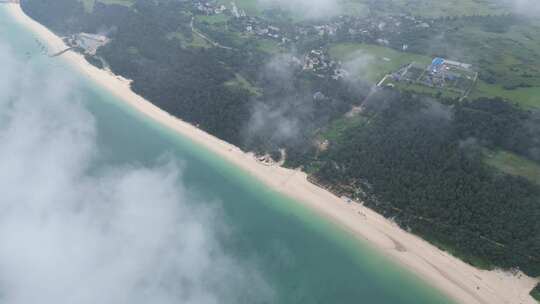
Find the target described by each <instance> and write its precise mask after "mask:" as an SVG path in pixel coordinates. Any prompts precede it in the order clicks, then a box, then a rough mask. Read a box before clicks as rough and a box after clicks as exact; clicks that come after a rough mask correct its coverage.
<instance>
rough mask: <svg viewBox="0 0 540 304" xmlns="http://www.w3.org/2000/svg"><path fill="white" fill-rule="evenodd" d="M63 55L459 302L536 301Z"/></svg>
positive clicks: (499, 274) (42, 34) (39, 30)
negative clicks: (185, 120)
mask: <svg viewBox="0 0 540 304" xmlns="http://www.w3.org/2000/svg"><path fill="white" fill-rule="evenodd" d="M4 5H5V6H6V7H7V10H8V13H9V14H11V16H13V18H14V19H15V20H16V21H17V22H19V23H20V24H22V25H23V26H24V27H26V28H27V29H29V30H30V31H31V32H33V33H34V34H35V35H36V36H37V37H39V39H41V40H44V41H45V42H46V43H47V44H48V46H49V48H50V49H51V52H53V53H55V52H58V51H62V50H64V49H66V48H67V46H66V45H65V44H64V42H63V41H62V39H60V38H59V37H57V36H56V35H55V34H54V33H52V32H51V31H49V30H48V29H47V28H46V27H44V26H43V25H41V24H39V23H38V22H36V21H34V20H33V19H31V18H30V17H28V16H27V15H26V14H25V13H24V12H23V11H22V9H21V8H20V6H19V5H18V4H4ZM62 57H63V59H65V60H67V61H68V63H69V64H71V65H72V66H74V67H75V68H76V69H78V70H79V71H80V72H82V73H83V74H84V75H85V76H87V77H88V78H90V79H91V80H92V81H93V82H95V83H97V84H99V85H100V86H102V87H104V88H105V89H107V90H108V91H109V92H110V93H112V94H113V95H114V96H116V97H118V98H119V99H120V100H121V101H122V102H124V103H125V104H127V105H129V106H130V107H132V108H133V109H134V110H136V111H137V112H140V113H141V114H142V115H144V116H146V117H148V118H150V119H153V120H155V121H156V122H157V123H160V124H161V125H163V126H166V127H167V128H169V129H171V130H173V131H175V132H178V133H179V134H180V135H181V136H184V137H186V138H188V139H190V140H191V141H193V142H194V143H196V144H198V145H200V146H202V147H204V148H206V149H208V150H210V151H212V152H213V153H215V154H218V155H219V156H221V157H222V158H223V159H225V160H227V161H228V162H230V163H232V164H233V165H235V166H237V167H239V168H240V169H242V170H243V171H245V172H246V173H248V174H250V175H251V176H253V177H255V178H257V179H258V180H259V181H261V182H262V183H263V184H265V185H266V186H268V187H271V188H272V189H274V190H275V191H277V192H279V193H281V194H283V195H285V196H287V197H290V198H292V199H294V200H295V201H298V202H299V203H301V204H303V205H304V206H306V207H307V208H310V209H312V210H314V211H316V212H317V213H319V214H320V215H321V216H324V217H325V218H327V219H329V220H331V221H332V222H333V223H335V224H337V225H339V226H340V227H342V228H344V229H345V230H347V231H349V232H350V233H352V234H353V235H354V236H355V237H356V238H358V239H360V240H363V241H365V243H367V244H368V245H369V246H371V247H372V248H374V250H376V251H377V252H380V253H382V254H384V255H385V256H387V257H388V258H390V259H391V260H392V261H394V262H396V264H398V265H399V266H402V267H403V268H405V269H407V270H409V271H410V272H412V273H414V274H416V275H417V276H418V277H419V278H420V279H421V280H423V281H424V282H425V283H426V284H428V285H430V286H432V287H434V288H436V289H438V290H439V291H441V292H442V293H443V294H445V295H447V296H449V297H450V298H451V299H454V300H455V301H457V302H458V303H467V304H468V303H471V304H477V303H478V304H499V303H500V304H537V302H536V301H535V300H534V299H533V298H532V297H531V296H530V295H529V292H530V290H532V288H534V286H535V285H536V283H537V280H536V279H533V278H530V277H527V276H526V275H524V274H522V273H518V274H511V273H509V272H504V271H501V270H492V271H486V270H479V269H476V268H474V267H473V266H470V265H468V264H466V263H465V262H463V261H461V260H459V259H458V258H456V257H454V256H452V255H450V254H449V253H447V252H444V251H442V250H440V249H438V248H437V247H435V246H434V245H431V244H429V243H428V242H427V241H425V240H423V239H421V238H420V237H418V236H416V235H413V234H411V233H408V232H406V231H404V230H402V229H401V228H399V227H398V226H397V225H395V224H393V223H392V222H391V221H389V220H387V219H385V218H384V217H383V216H381V215H379V214H378V213H376V212H374V211H373V210H371V209H369V208H366V207H363V206H361V205H360V204H355V203H353V204H347V203H346V202H344V200H343V199H340V198H338V197H337V196H335V195H333V194H332V193H330V192H328V191H327V190H325V189H323V188H319V187H318V186H316V185H314V184H312V183H311V182H309V181H308V180H307V175H306V174H305V173H303V172H300V171H296V170H291V169H286V168H282V167H279V166H266V165H264V164H262V163H260V162H258V161H257V159H256V158H255V156H253V155H252V154H249V153H244V152H243V151H242V150H240V149H239V148H238V147H235V146H233V145H232V144H229V143H227V142H225V141H223V140H220V139H218V138H216V137H214V136H212V135H210V134H208V133H206V132H204V131H202V130H200V129H198V128H196V127H195V126H193V125H191V124H189V123H187V122H184V121H182V120H180V119H178V118H176V117H174V116H172V115H170V114H169V113H167V112H165V111H163V110H161V109H160V108H158V107H157V106H155V105H154V104H152V103H150V102H149V101H147V100H145V99H144V98H143V97H141V96H139V95H137V94H135V93H134V92H133V91H131V88H130V81H129V80H127V79H124V78H122V77H120V76H116V75H113V74H112V73H110V72H108V71H105V70H101V69H98V68H97V67H95V66H93V65H91V64H90V63H88V62H87V61H86V59H85V58H84V56H82V55H81V54H78V53H75V52H73V51H68V52H66V53H65V54H63V55H62Z"/></svg>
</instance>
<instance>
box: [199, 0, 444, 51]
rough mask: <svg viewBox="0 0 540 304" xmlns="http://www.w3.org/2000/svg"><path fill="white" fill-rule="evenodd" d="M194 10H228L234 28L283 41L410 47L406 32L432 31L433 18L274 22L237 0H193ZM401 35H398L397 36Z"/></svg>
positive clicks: (388, 17) (368, 18) (355, 18)
mask: <svg viewBox="0 0 540 304" xmlns="http://www.w3.org/2000/svg"><path fill="white" fill-rule="evenodd" d="M192 1H193V5H194V8H195V13H197V14H202V15H217V14H227V15H230V16H232V17H235V19H234V20H231V22H232V23H233V28H236V30H238V31H240V32H243V33H245V34H251V35H255V36H257V37H261V38H265V39H271V40H274V41H277V42H278V43H281V44H287V43H290V42H295V41H299V40H301V39H303V38H306V37H312V36H320V37H328V38H330V39H335V40H339V41H358V42H365V43H373V44H379V45H383V46H390V47H392V48H397V49H401V50H403V51H407V50H408V49H409V47H410V46H409V44H408V43H407V42H406V41H405V42H401V41H397V40H401V39H400V38H399V37H402V36H403V35H402V34H403V33H406V32H409V33H411V32H414V33H416V32H421V31H429V30H430V28H431V27H432V26H433V22H435V21H434V20H431V19H425V18H422V17H416V16H409V15H405V14H400V15H384V16H374V15H370V16H348V15H341V16H337V17H334V18H332V19H331V20H330V21H326V22H323V23H312V22H309V23H294V24H293V23H291V24H286V25H284V24H275V23H272V22H270V21H268V20H266V19H265V18H261V17H258V16H247V14H246V12H245V11H244V10H242V9H239V8H238V7H237V5H236V3H235V1H234V0H231V3H230V5H227V6H226V5H223V4H221V3H218V2H217V1H216V0H192ZM396 37H398V38H396Z"/></svg>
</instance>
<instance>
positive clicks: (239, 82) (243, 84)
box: [225, 74, 262, 96]
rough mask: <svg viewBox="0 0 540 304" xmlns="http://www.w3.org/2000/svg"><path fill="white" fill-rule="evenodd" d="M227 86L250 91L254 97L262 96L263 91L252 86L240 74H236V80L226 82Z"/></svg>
mask: <svg viewBox="0 0 540 304" xmlns="http://www.w3.org/2000/svg"><path fill="white" fill-rule="evenodd" d="M225 85H226V86H233V87H234V86H235V87H238V88H241V89H243V90H246V91H248V92H249V93H250V94H251V95H253V96H261V95H262V93H261V89H260V88H257V87H255V86H254V85H252V84H251V83H250V82H249V81H248V80H247V79H246V78H244V77H243V76H242V75H240V74H235V77H234V79H232V80H229V81H227V82H225Z"/></svg>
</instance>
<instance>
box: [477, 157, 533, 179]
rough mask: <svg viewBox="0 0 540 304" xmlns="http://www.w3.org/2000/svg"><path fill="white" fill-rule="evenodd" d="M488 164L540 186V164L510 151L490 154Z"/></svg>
mask: <svg viewBox="0 0 540 304" xmlns="http://www.w3.org/2000/svg"><path fill="white" fill-rule="evenodd" d="M486 156H487V157H486V161H487V163H488V164H490V165H492V166H494V167H495V168H497V169H499V170H501V171H502V172H505V173H507V174H511V175H517V176H523V177H525V178H526V179H528V180H530V181H532V182H534V183H536V184H539V185H540V164H538V163H536V162H534V161H531V160H528V159H526V158H524V157H521V156H519V155H516V154H515V153H512V152H508V151H497V152H488V153H487V155H486Z"/></svg>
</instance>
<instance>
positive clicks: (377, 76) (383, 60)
mask: <svg viewBox="0 0 540 304" xmlns="http://www.w3.org/2000/svg"><path fill="white" fill-rule="evenodd" d="M330 56H332V57H333V58H335V59H337V60H340V61H341V62H342V64H344V66H345V67H346V68H347V66H350V67H353V68H356V70H355V71H350V72H351V73H353V76H356V77H358V78H362V79H366V80H368V81H371V82H373V83H377V82H378V81H379V80H381V79H382V78H383V77H384V75H386V74H388V73H391V72H395V71H396V70H398V69H399V68H400V67H401V66H403V65H406V64H409V63H411V62H413V61H414V62H416V63H418V64H421V65H426V66H427V65H428V64H429V63H430V62H431V60H432V58H431V57H428V56H423V55H417V54H412V53H405V52H398V51H395V50H393V49H390V48H387V47H382V46H377V45H370V44H363V43H340V44H336V45H333V46H331V47H330ZM350 67H349V68H350Z"/></svg>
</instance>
